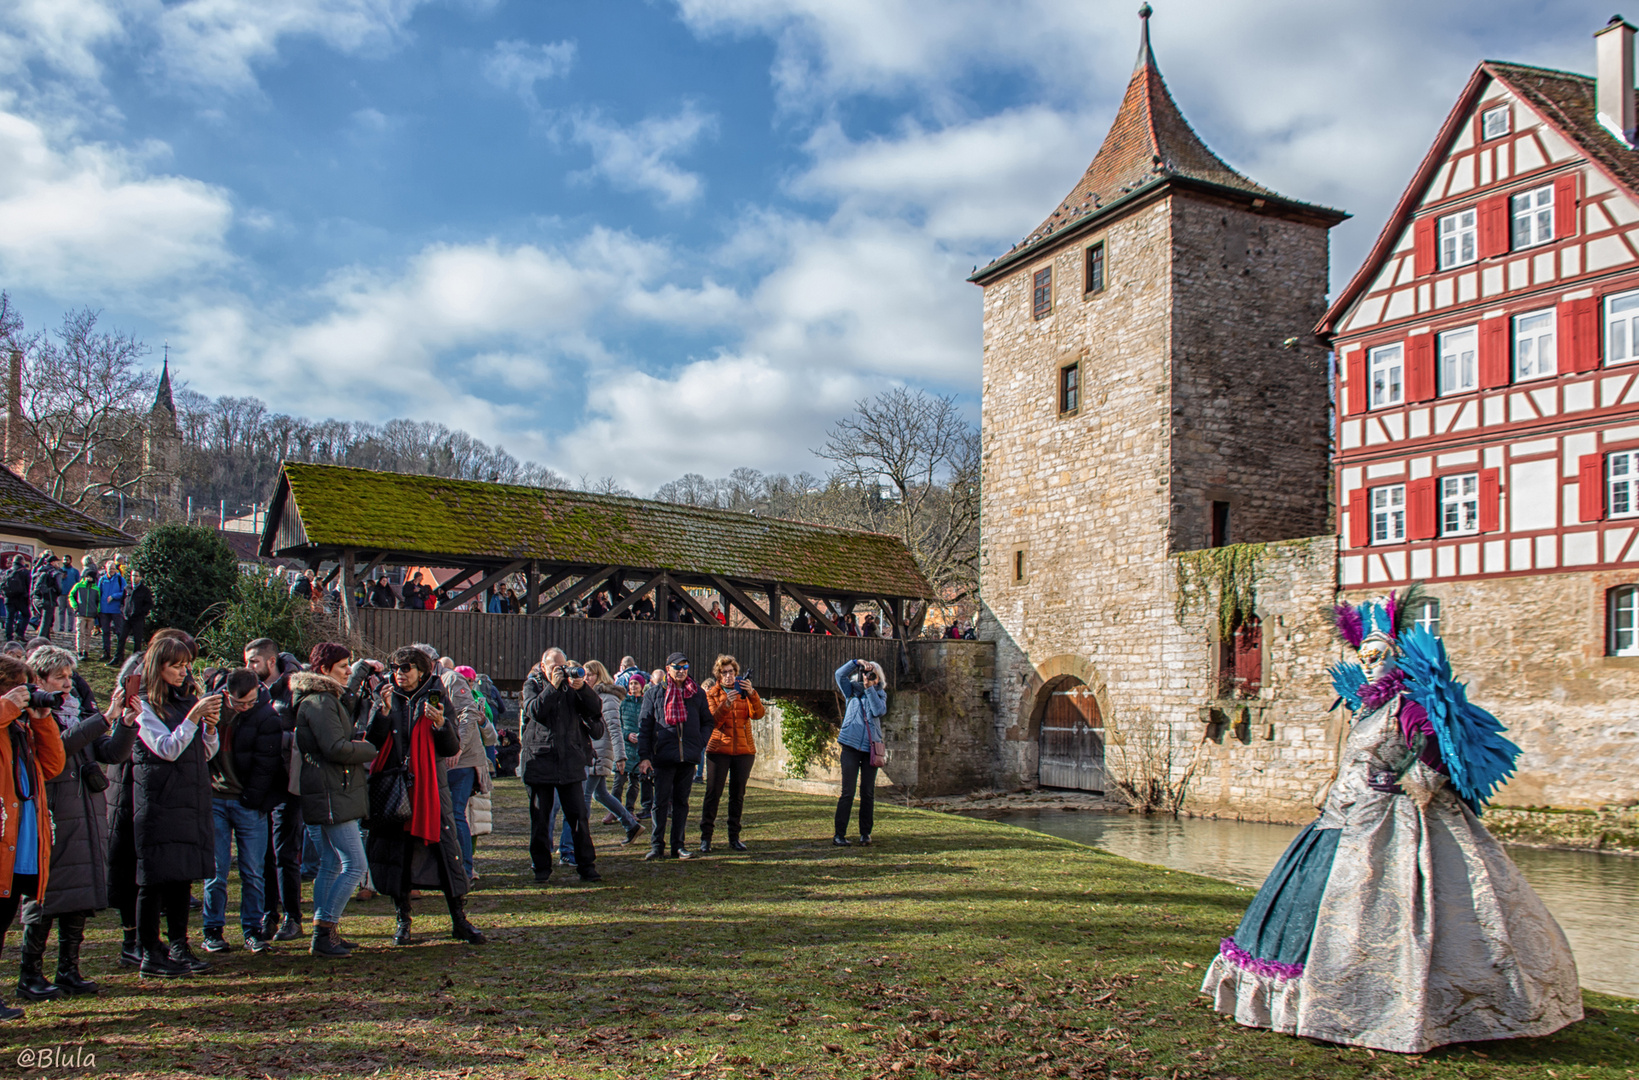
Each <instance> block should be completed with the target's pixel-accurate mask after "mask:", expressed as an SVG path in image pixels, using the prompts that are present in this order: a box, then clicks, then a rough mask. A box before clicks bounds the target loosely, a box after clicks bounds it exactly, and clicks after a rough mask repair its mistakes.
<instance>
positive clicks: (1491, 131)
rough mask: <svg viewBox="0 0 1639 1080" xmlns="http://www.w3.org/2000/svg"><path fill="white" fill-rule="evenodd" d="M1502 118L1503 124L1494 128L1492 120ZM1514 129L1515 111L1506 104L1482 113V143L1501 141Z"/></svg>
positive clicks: (1495, 106) (1494, 106)
mask: <svg viewBox="0 0 1639 1080" xmlns="http://www.w3.org/2000/svg"><path fill="white" fill-rule="evenodd" d="M1497 118H1500V119H1501V121H1502V123H1501V124H1500V125H1498V126H1496V127H1493V126H1492V123H1491V122H1492V120H1493V119H1497ZM1513 129H1514V110H1513V109H1510V108H1509V107H1508V106H1507V105H1506V104H1503V105H1493V106H1492V107H1491V108H1489V109H1486V110H1484V111H1483V112H1481V113H1480V141H1481V142H1488V141H1490V140H1491V139H1500V138H1502V137H1503V136H1504V135H1506V134H1508V133H1509V132H1510V131H1512V130H1513Z"/></svg>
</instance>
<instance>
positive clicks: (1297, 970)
mask: <svg viewBox="0 0 1639 1080" xmlns="http://www.w3.org/2000/svg"><path fill="white" fill-rule="evenodd" d="M1218 951H1219V952H1220V953H1221V954H1223V958H1224V959H1225V960H1228V961H1229V962H1230V964H1231V965H1233V966H1234V967H1238V968H1240V969H1241V970H1242V971H1250V972H1251V973H1252V974H1254V975H1262V976H1263V977H1264V978H1266V979H1300V978H1302V977H1303V965H1302V964H1282V963H1277V962H1276V961H1274V960H1260V959H1258V958H1257V957H1256V956H1253V955H1252V954H1251V953H1249V952H1247V951H1246V950H1245V949H1243V948H1241V947H1240V946H1239V945H1237V944H1235V939H1234V938H1224V939H1223V940H1222V941H1220V942H1219V943H1218Z"/></svg>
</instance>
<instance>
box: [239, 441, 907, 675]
mask: <svg viewBox="0 0 1639 1080" xmlns="http://www.w3.org/2000/svg"><path fill="white" fill-rule="evenodd" d="M261 553H262V554H263V555H264V556H270V557H278V558H284V559H289V560H292V561H298V560H299V561H303V562H305V563H306V564H307V565H309V566H312V567H315V568H318V567H321V566H323V565H324V564H326V563H329V564H332V568H331V570H330V576H329V577H328V578H326V579H325V581H326V582H327V583H328V582H334V581H335V580H336V578H337V577H338V576H339V577H340V578H341V594H342V597H343V607H344V619H345V621H346V622H347V624H348V625H349V626H350V627H351V628H352V629H354V630H355V631H356V632H357V633H358V634H359V635H360V636H362V637H363V638H364V639H365V640H366V641H369V642H371V643H372V644H374V645H376V646H378V647H381V648H390V647H392V646H395V645H400V644H407V643H409V642H411V641H425V642H428V643H429V644H432V645H435V646H437V647H438V648H440V649H441V650H443V651H444V652H445V653H446V654H447V655H450V656H454V657H458V658H460V659H461V660H462V662H464V663H469V664H471V665H472V666H473V667H475V668H478V669H479V670H481V671H487V672H488V673H489V674H490V675H491V676H492V677H494V678H496V679H497V680H502V681H512V680H519V679H522V678H523V677H524V676H525V674H527V672H528V670H529V667H530V666H531V665H532V664H534V663H535V662H536V660H538V659H539V658H540V655H541V653H542V652H543V651H544V650H545V649H546V648H548V647H550V646H552V645H557V646H559V647H561V648H563V649H564V650H565V651H566V652H567V653H568V654H569V655H570V656H571V657H574V658H576V659H582V660H584V659H589V658H593V657H596V658H597V659H600V660H603V661H604V663H606V664H608V665H610V667H611V669H612V668H613V667H614V665H615V664H616V663H618V662H619V660H620V658H621V657H622V656H624V655H631V656H633V657H634V658H635V659H636V660H637V662H638V663H639V664H640V665H642V666H644V667H645V668H655V667H658V666H660V664H661V662H662V661H663V660H664V658H665V656H666V654H667V653H669V652H671V651H673V650H681V651H683V652H686V653H688V654H689V655H690V656H691V658H693V660H694V663H695V667H696V669H697V670H700V669H705V668H709V666H710V663H711V660H712V658H713V657H715V656H716V655H717V653H719V652H729V653H733V654H734V655H735V656H736V657H737V658H738V659H739V660H740V662H741V664H742V666H743V667H744V668H745V669H747V670H750V671H751V672H752V677H753V679H754V680H755V681H756V682H758V684H759V685H762V686H764V687H767V688H769V689H771V690H787V691H798V690H801V691H809V690H821V689H824V688H826V687H828V686H829V685H830V677H831V672H832V671H834V670H835V669H836V668H837V667H838V666H840V665H841V663H842V662H843V661H844V660H846V659H848V658H850V657H856V656H861V657H865V658H867V659H872V660H876V661H878V662H879V663H881V664H882V666H883V668H884V669H885V670H886V671H887V672H888V673H889V677H890V679H893V678H895V677H896V676H897V672H898V669H899V657H900V647H899V641H896V640H893V639H890V638H859V637H848V636H846V635H845V634H844V632H843V630H842V628H841V626H840V625H839V624H838V622H837V620H838V619H841V618H845V617H846V615H847V614H848V613H850V612H855V611H862V610H870V609H875V610H876V611H877V612H878V614H879V618H880V619H881V621H882V623H883V625H884V626H886V627H887V628H889V630H890V632H891V633H892V634H893V638H897V639H903V638H906V637H914V636H915V635H916V634H917V633H919V632H920V630H921V620H922V615H923V614H924V613H925V611H926V600H927V599H928V598H929V597H930V596H931V594H932V589H931V588H930V587H929V586H928V583H927V580H926V579H925V578H924V577H923V576H922V574H921V572H920V571H919V570H918V569H917V567H916V563H915V560H914V559H912V557H911V554H910V552H909V551H908V550H907V549H906V548H905V545H904V544H903V543H901V542H900V541H899V540H898V539H896V538H894V537H891V536H885V535H882V534H879V533H867V532H857V531H852V530H847V529H833V528H827V527H824V526H819V525H808V524H803V523H800V522H794V521H785V520H781V519H775V518H764V517H759V516H757V515H754V514H742V513H737V512H733V511H727V510H716V509H707V508H703V507H695V506H679V505H676V504H672V503H662V502H653V501H650V500H646V499H632V498H623V497H620V496H613V495H594V494H590V493H588V492H580V491H563V490H555V489H546V488H533V487H523V486H517V485H511V484H486V483H480V482H477V481H469V480H449V479H444V478H441V477H433V476H411V475H405V474H401V473H381V472H371V471H369V470H365V469H352V468H345V467H342V466H336V465H313V464H303V463H297V462H286V463H285V464H284V465H283V467H282V468H281V470H280V475H279V481H278V486H277V488H276V489H275V491H274V494H273V499H272V502H271V503H270V505H269V509H268V517H267V525H266V527H265V528H264V531H263V534H262V545H261ZM385 566H446V567H454V568H457V570H458V575H457V576H456V577H455V578H452V579H450V580H449V581H447V582H446V583H445V587H446V589H447V590H448V591H449V595H448V598H447V599H446V600H445V601H444V602H443V604H442V606H441V609H440V610H435V611H418V610H406V609H393V608H368V607H366V608H359V607H357V606H355V603H354V587H355V586H356V585H358V584H360V583H362V582H364V581H365V580H367V578H368V577H369V576H370V575H371V574H373V573H374V572H375V571H376V570H377V568H378V567H385ZM515 577H521V578H522V579H523V582H524V595H523V607H524V612H525V613H524V614H521V615H491V614H486V613H483V612H473V611H455V610H451V609H453V608H455V607H457V606H459V605H461V604H464V603H466V602H467V601H468V600H471V599H474V598H481V597H483V596H484V595H485V593H486V591H487V590H489V589H490V588H491V587H492V586H494V585H495V584H497V583H498V582H501V581H504V580H507V579H511V578H515ZM691 590H704V591H708V592H710V593H714V594H716V596H717V597H718V598H719V602H720V603H721V605H722V609H723V611H724V612H734V613H738V614H739V615H740V616H741V617H742V618H741V619H740V620H736V621H743V622H746V623H749V624H750V626H751V627H754V628H755V629H747V628H738V627H733V626H728V627H725V626H721V625H719V624H718V623H717V621H716V619H715V618H714V617H713V616H712V614H711V612H710V610H709V609H708V608H707V607H706V606H705V605H704V604H702V603H701V601H700V599H699V598H698V597H697V596H696V595H695V592H694V591H691ZM599 593H602V594H604V595H606V596H607V597H608V598H609V606H608V609H607V610H606V611H605V612H604V613H603V614H602V615H600V616H599V617H597V618H566V617H564V616H563V613H564V612H567V611H572V610H574V607H575V605H576V604H577V603H579V602H580V601H582V600H584V599H586V598H588V597H591V596H593V595H595V594H599ZM646 600H647V601H648V602H649V604H652V606H653V610H654V613H655V620H654V621H646V620H638V619H634V618H633V612H634V610H635V609H636V608H638V607H639V606H640V605H641V606H642V607H643V608H644V609H645V610H646V609H647V607H648V606H649V605H648V604H645V603H644V601H646ZM682 610H687V611H689V612H691V613H692V614H693V615H694V617H695V618H696V619H697V620H698V621H697V622H692V623H690V622H682V621H668V620H669V619H670V618H671V617H672V616H674V615H675V614H676V613H677V612H679V611H682ZM799 610H800V611H803V612H806V613H807V615H808V617H809V619H810V620H812V622H813V623H815V624H817V625H818V626H819V627H821V628H822V629H823V630H824V631H825V633H818V634H805V633H792V632H790V631H789V630H788V629H786V616H787V614H790V615H792V616H795V614H796V612H797V611H799Z"/></svg>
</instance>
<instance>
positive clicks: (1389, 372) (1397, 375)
mask: <svg viewBox="0 0 1639 1080" xmlns="http://www.w3.org/2000/svg"><path fill="white" fill-rule="evenodd" d="M1380 374H1381V376H1382V377H1381V379H1380V378H1379V375H1380ZM1366 379H1367V385H1368V386H1369V387H1370V388H1371V395H1370V396H1371V406H1370V407H1371V408H1373V409H1384V408H1388V407H1389V406H1391V405H1402V404H1404V403H1405V400H1406V343H1405V342H1403V341H1397V342H1395V343H1394V344H1393V345H1379V346H1378V347H1377V348H1375V349H1373V350H1371V352H1369V353H1368V354H1367V355H1366Z"/></svg>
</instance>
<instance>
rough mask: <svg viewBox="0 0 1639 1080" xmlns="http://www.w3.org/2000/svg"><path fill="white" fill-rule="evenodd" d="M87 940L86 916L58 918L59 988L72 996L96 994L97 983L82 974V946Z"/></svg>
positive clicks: (57, 981) (57, 979)
mask: <svg viewBox="0 0 1639 1080" xmlns="http://www.w3.org/2000/svg"><path fill="white" fill-rule="evenodd" d="M84 942H85V916H84V915H83V914H78V915H61V916H58V918H57V978H56V980H55V981H56V983H57V988H58V989H59V990H61V991H62V992H63V993H65V994H68V995H70V996H80V995H88V994H95V993H96V992H97V984H96V983H94V982H92V981H91V980H90V979H87V978H84V977H82V976H81V975H80V946H81V945H82V944H84Z"/></svg>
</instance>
